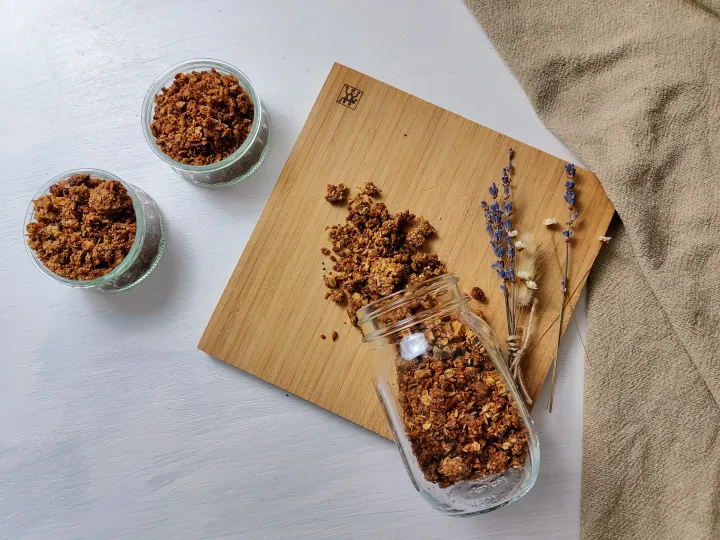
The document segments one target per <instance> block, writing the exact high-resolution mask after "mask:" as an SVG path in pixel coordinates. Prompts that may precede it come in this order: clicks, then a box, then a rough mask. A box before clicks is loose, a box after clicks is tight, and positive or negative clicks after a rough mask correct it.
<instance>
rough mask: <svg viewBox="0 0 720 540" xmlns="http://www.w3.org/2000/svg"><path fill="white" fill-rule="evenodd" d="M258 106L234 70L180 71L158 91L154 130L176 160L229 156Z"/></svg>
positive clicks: (215, 159)
mask: <svg viewBox="0 0 720 540" xmlns="http://www.w3.org/2000/svg"><path fill="white" fill-rule="evenodd" d="M254 115H255V107H254V104H253V102H252V99H251V98H250V96H249V95H248V93H247V92H245V90H244V89H243V87H242V86H241V85H240V81H239V80H238V78H237V77H235V76H234V75H227V74H224V73H218V72H217V71H216V70H215V69H211V70H210V71H193V72H192V73H178V74H176V75H175V79H174V80H173V82H172V84H171V85H170V86H169V87H167V88H163V89H162V90H161V92H160V94H158V95H156V96H155V113H154V116H153V122H152V124H150V131H151V133H152V135H153V137H155V142H156V143H157V145H158V146H159V147H160V149H161V150H162V151H163V152H164V153H165V154H167V155H168V156H170V157H171V158H172V159H174V160H175V161H179V162H180V163H185V164H188V165H208V164H210V163H217V162H218V161H221V160H223V159H225V158H226V157H228V156H230V154H232V153H233V152H235V150H237V149H238V148H240V146H241V145H242V144H243V143H244V142H245V139H247V137H248V135H249V134H250V130H251V129H252V123H253V118H254Z"/></svg>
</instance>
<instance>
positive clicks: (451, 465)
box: [357, 274, 540, 515]
mask: <svg viewBox="0 0 720 540" xmlns="http://www.w3.org/2000/svg"><path fill="white" fill-rule="evenodd" d="M467 304H468V298H467V297H466V296H464V295H463V294H462V292H461V291H460V288H459V286H458V278H457V277H455V276H454V275H452V274H445V275H442V276H439V277H436V278H432V279H429V280H427V281H424V282H422V283H421V284H419V285H416V286H414V287H413V288H406V289H404V290H401V291H399V292H396V293H394V294H391V295H389V296H386V297H384V298H381V299H380V300H377V301H375V302H373V303H371V304H369V305H367V306H365V307H363V308H361V309H360V310H358V312H357V316H358V319H359V320H358V324H359V325H360V327H361V329H362V331H363V335H364V341H365V342H369V343H371V344H372V346H373V350H374V353H373V366H372V373H373V379H374V381H375V385H376V389H377V393H378V397H379V398H380V401H381V403H382V405H383V408H384V410H385V414H386V417H387V421H388V424H389V425H390V429H391V431H392V433H393V436H394V439H395V442H396V444H397V447H398V449H399V451H400V454H401V455H402V458H403V462H404V463H405V467H406V469H407V472H408V474H409V475H410V479H411V480H412V482H413V485H414V486H415V488H416V489H417V490H418V491H419V492H420V493H421V494H422V495H423V497H424V498H425V499H426V500H427V501H428V502H429V503H430V504H431V505H432V506H433V507H435V508H436V509H438V510H440V511H442V512H445V513H447V514H452V515H472V514H480V513H484V512H489V511H491V510H494V509H497V508H500V507H501V506H504V505H506V504H509V503H511V502H513V501H516V500H518V499H519V498H520V497H522V496H523V495H525V494H526V493H527V492H528V491H529V490H530V488H532V486H533V485H534V483H535V480H536V479H537V475H538V467H539V463H540V447H539V444H538V439H537V435H536V433H535V429H534V427H533V422H532V420H531V419H530V415H529V413H528V411H527V409H526V407H525V404H524V402H523V400H522V398H521V396H520V394H519V392H518V389H517V387H516V386H515V383H514V381H513V379H512V377H511V376H510V373H509V371H508V368H507V365H506V363H505V361H504V358H503V356H502V353H501V352H500V349H499V347H498V344H497V339H496V338H495V335H494V333H493V331H492V330H491V329H490V327H489V326H488V325H487V324H486V323H485V322H484V321H483V320H482V319H480V318H478V317H477V316H475V315H474V314H473V313H472V312H471V311H470V309H469V308H468V305H467Z"/></svg>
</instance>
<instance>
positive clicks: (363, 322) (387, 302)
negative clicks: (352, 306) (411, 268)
mask: <svg viewBox="0 0 720 540" xmlns="http://www.w3.org/2000/svg"><path fill="white" fill-rule="evenodd" d="M458 281H459V279H458V277H457V276H456V275H454V274H443V275H442V276H437V277H434V278H431V279H427V280H425V281H423V282H422V283H420V284H418V285H417V286H414V287H412V288H407V289H402V290H400V291H397V292H394V293H392V294H389V295H387V296H383V297H382V298H380V299H379V300H376V301H375V302H371V303H370V304H368V305H367V306H364V307H362V308H360V309H359V310H358V311H357V317H358V326H359V327H360V328H361V329H362V330H363V333H364V334H365V335H364V337H363V341H364V342H368V341H372V340H374V339H378V338H381V337H384V336H387V335H389V334H392V333H394V332H397V331H399V330H402V329H404V328H407V327H408V326H413V325H416V324H418V323H419V322H422V321H425V320H427V319H431V318H433V317H435V316H437V315H438V314H439V313H442V312H444V311H447V310H448V309H450V308H454V307H456V306H459V305H463V304H466V303H467V302H468V301H469V298H468V297H467V296H464V295H462V294H460V291H459V289H458V288H457V283H458ZM441 289H448V290H449V292H450V293H451V294H450V295H449V297H448V298H447V299H444V300H440V301H439V302H438V303H437V304H436V305H434V306H432V307H429V308H427V309H424V310H423V311H422V312H420V313H416V314H414V315H411V316H409V317H406V318H403V319H401V320H398V321H396V322H394V323H392V324H390V325H388V326H384V327H382V328H373V325H372V324H371V323H372V322H373V321H375V320H378V319H379V318H381V317H382V316H383V315H387V314H389V313H392V312H393V311H395V310H397V309H398V308H400V307H402V306H403V305H404V304H406V303H408V302H410V301H412V300H417V299H419V298H422V297H424V296H426V295H428V294H431V293H433V292H435V291H439V290H441ZM452 289H455V291H452ZM453 292H454V293H455V294H452V293H453ZM366 330H369V331H368V332H366Z"/></svg>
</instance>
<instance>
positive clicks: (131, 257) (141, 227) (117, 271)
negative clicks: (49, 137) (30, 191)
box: [23, 168, 146, 289]
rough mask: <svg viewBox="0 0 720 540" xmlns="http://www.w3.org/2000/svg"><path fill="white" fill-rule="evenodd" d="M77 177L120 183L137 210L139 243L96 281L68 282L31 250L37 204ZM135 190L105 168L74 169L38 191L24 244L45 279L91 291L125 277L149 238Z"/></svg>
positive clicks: (30, 209) (25, 227) (27, 222)
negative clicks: (29, 234)
mask: <svg viewBox="0 0 720 540" xmlns="http://www.w3.org/2000/svg"><path fill="white" fill-rule="evenodd" d="M74 174H89V175H90V176H92V177H95V178H101V179H103V180H117V181H118V182H120V183H121V184H122V185H123V187H125V189H126V190H127V192H128V195H130V198H131V199H132V201H133V209H134V210H135V223H136V225H137V229H136V232H135V240H134V241H133V245H132V246H131V247H130V251H128V253H127V255H125V258H124V259H123V260H122V261H121V262H120V264H118V265H117V266H116V267H115V268H113V269H112V270H111V271H110V272H108V273H107V274H105V275H104V276H100V277H98V278H95V279H88V280H79V279H68V278H66V277H63V276H61V275H59V274H56V273H55V272H53V271H52V270H50V269H49V268H48V267H47V266H45V265H44V264H43V262H42V261H41V260H40V258H39V257H38V256H37V254H36V253H35V251H34V250H33V249H32V248H31V247H30V245H29V244H28V241H27V225H28V224H29V223H32V222H33V221H34V218H35V201H36V200H37V199H39V198H40V197H42V196H43V195H45V194H46V193H48V192H49V190H50V187H51V186H52V185H54V184H57V183H58V182H60V181H61V180H67V179H68V178H70V177H71V176H72V175H74ZM134 188H135V186H133V185H132V184H129V183H127V182H125V181H124V180H122V179H121V178H120V177H118V176H117V175H115V174H113V173H111V172H108V171H105V170H103V169H94V168H82V169H71V170H69V171H65V172H63V173H61V174H58V175H57V176H54V177H53V178H52V179H51V180H49V181H48V182H46V183H45V184H43V185H42V187H40V189H38V190H37V192H36V193H35V195H34V196H33V198H32V199H31V200H30V204H29V205H28V209H27V212H26V213H25V222H24V224H23V243H24V244H25V249H26V250H27V252H28V255H29V256H30V259H32V261H33V263H35V266H36V267H37V268H38V270H40V271H41V272H42V273H43V274H44V275H45V276H47V277H48V278H50V279H52V280H53V281H57V282H58V283H61V284H63V285H67V286H70V287H76V288H81V289H89V288H92V287H97V286H100V285H104V284H105V283H107V282H109V281H112V280H113V279H115V278H117V277H118V276H120V275H122V274H123V273H124V272H125V271H126V270H127V269H128V268H129V267H130V266H131V265H132V264H133V263H134V262H135V259H137V257H138V255H139V254H140V250H141V249H142V244H143V241H144V239H145V229H146V223H145V215H144V211H143V208H142V204H141V202H140V200H139V199H138V196H137V194H136V193H135V189H134Z"/></svg>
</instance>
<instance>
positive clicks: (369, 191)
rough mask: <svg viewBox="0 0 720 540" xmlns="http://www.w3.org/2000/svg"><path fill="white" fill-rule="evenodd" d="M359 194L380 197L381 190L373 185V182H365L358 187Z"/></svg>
mask: <svg viewBox="0 0 720 540" xmlns="http://www.w3.org/2000/svg"><path fill="white" fill-rule="evenodd" d="M358 193H359V194H360V195H367V196H368V197H375V198H378V197H380V194H381V193H382V190H381V189H380V188H379V187H377V186H376V185H375V183H374V182H365V185H364V186H362V187H359V188H358Z"/></svg>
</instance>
